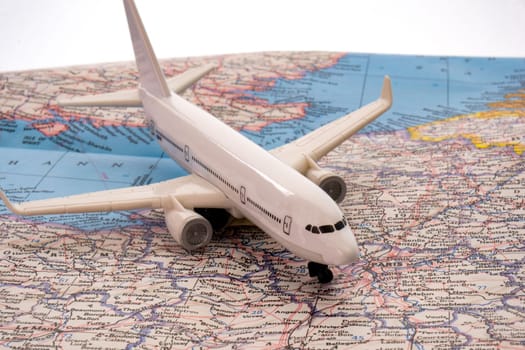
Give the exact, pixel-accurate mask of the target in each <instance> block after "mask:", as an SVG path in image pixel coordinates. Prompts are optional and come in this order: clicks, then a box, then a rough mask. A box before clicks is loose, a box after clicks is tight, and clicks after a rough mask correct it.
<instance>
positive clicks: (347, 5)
mask: <svg viewBox="0 0 525 350" xmlns="http://www.w3.org/2000/svg"><path fill="white" fill-rule="evenodd" d="M137 7H138V9H139V12H140V13H141V15H142V18H143V21H144V23H145V26H146V29H147V31H148V33H149V35H150V38H151V41H152V44H153V46H154V48H155V51H156V53H157V56H159V57H161V58H167V57H184V56H199V55H215V54H227V53H236V52H251V51H268V50H332V51H345V52H374V53H401V54H424V55H455V56H458V55H459V56H514V57H525V0H440V1H430V0H421V1H415V0H391V1H388V0H381V1H380V0H375V1H374V0H368V1H341V0H340V1H335V0H319V1H313V0H301V1H299V0H297V1H295V0H254V1H249V0H244V1H241V0H215V1H212V0H183V1H181V0H177V1H175V0H173V1H167V0H137ZM0 53H1V54H0V71H7V70H21V69H32V68H44V67H57V66H65V65H76V64H88V63H97V62H112V61H130V60H132V59H133V53H132V49H131V44H130V40H129V35H128V29H127V24H126V20H125V15H124V10H123V6H122V3H121V1H120V0H45V1H44V0H16V1H15V0H12V1H11V0H0Z"/></svg>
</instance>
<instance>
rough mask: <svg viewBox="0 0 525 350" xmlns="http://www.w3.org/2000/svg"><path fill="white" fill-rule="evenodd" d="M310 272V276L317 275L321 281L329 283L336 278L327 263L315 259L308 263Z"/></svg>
mask: <svg viewBox="0 0 525 350" xmlns="http://www.w3.org/2000/svg"><path fill="white" fill-rule="evenodd" d="M308 273H309V274H310V277H317V279H318V280H319V283H328V282H331V281H332V280H333V279H334V274H333V273H332V271H330V269H329V268H328V266H327V265H324V264H319V263H316V262H313V261H310V262H309V263H308Z"/></svg>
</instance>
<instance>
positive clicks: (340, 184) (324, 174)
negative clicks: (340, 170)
mask: <svg viewBox="0 0 525 350" xmlns="http://www.w3.org/2000/svg"><path fill="white" fill-rule="evenodd" d="M306 177H307V178H308V179H310V181H312V182H313V183H315V184H316V185H317V186H319V187H321V189H322V190H323V191H325V192H326V193H327V194H328V195H329V196H330V197H331V198H332V199H333V200H334V202H336V203H340V202H341V201H342V200H343V199H344V198H345V195H346V184H345V181H344V180H343V178H342V177H341V176H339V175H336V174H334V173H332V172H331V171H328V170H326V169H322V168H310V169H309V170H308V171H307V172H306Z"/></svg>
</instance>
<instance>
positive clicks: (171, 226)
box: [164, 209, 213, 251]
mask: <svg viewBox="0 0 525 350" xmlns="http://www.w3.org/2000/svg"><path fill="white" fill-rule="evenodd" d="M164 215H165V219H166V225H167V226H168V231H169V232H170V233H171V235H172V236H173V238H175V240H176V241H177V243H179V244H180V245H181V246H182V247H183V248H184V249H186V250H189V251H192V250H195V249H198V248H202V247H204V246H205V245H207V244H208V243H209V242H210V240H211V237H212V235H213V229H212V227H211V224H210V222H209V221H208V220H206V219H205V218H203V217H202V216H201V215H199V214H197V213H195V212H193V211H191V210H177V209H170V210H165V213H164Z"/></svg>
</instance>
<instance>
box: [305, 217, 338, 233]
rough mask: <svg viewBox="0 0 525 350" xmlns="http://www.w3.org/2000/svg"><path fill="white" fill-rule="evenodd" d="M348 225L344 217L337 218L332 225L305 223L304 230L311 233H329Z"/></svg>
mask: <svg viewBox="0 0 525 350" xmlns="http://www.w3.org/2000/svg"><path fill="white" fill-rule="evenodd" d="M346 225H348V223H347V221H346V219H345V218H343V219H342V220H339V221H338V222H336V223H335V224H334V225H321V226H313V225H311V224H308V225H306V227H305V230H306V231H310V232H312V233H331V232H335V231H341V230H342V229H343V228H345V227H346Z"/></svg>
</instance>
